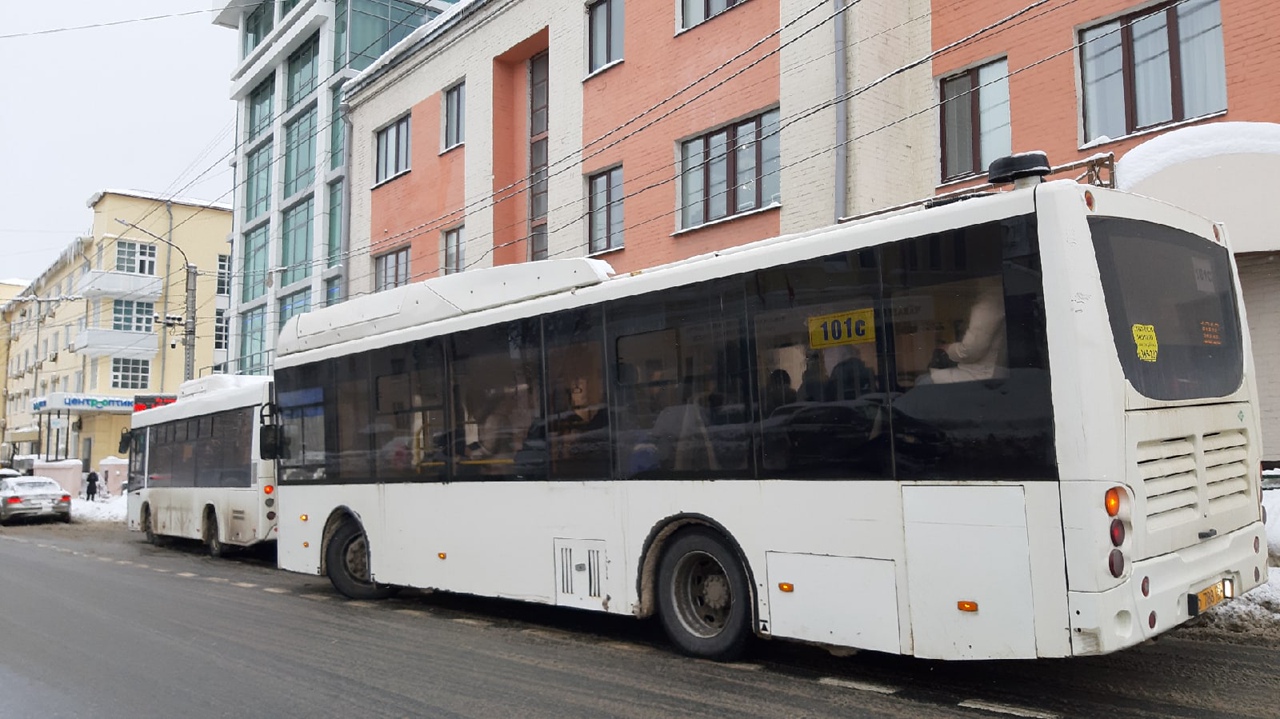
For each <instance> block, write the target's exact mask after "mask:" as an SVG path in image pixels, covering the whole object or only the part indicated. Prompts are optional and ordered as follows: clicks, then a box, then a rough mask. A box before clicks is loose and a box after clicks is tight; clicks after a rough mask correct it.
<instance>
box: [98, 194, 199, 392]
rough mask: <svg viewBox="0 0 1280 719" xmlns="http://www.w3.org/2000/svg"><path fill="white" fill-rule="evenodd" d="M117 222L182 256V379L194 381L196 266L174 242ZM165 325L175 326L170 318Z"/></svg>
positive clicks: (117, 220)
mask: <svg viewBox="0 0 1280 719" xmlns="http://www.w3.org/2000/svg"><path fill="white" fill-rule="evenodd" d="M116 222H119V223H120V224H122V225H124V226H126V227H132V228H133V229H135V230H137V231H138V232H141V233H142V234H144V235H147V236H148V237H150V238H151V239H153V240H155V241H157V242H163V243H165V244H166V245H168V246H170V247H172V248H173V249H175V250H177V251H178V254H180V255H182V267H183V269H185V270H186V272H187V306H186V312H185V313H184V314H183V317H182V328H183V331H182V344H183V348H184V349H185V353H184V354H185V359H186V363H185V365H184V366H183V369H182V379H183V380H184V381H185V380H189V379H194V378H195V376H196V276H197V275H198V274H199V273H198V272H197V271H196V266H195V265H193V264H191V261H190V260H188V259H187V253H186V252H183V251H182V248H181V247H178V246H177V245H176V244H174V243H173V242H170V241H169V240H166V239H165V238H163V237H161V236H159V235H157V234H155V233H152V232H148V231H147V230H144V229H142V228H141V227H138V226H137V225H135V224H133V223H132V222H127V221H125V220H122V219H120V218H116ZM165 280H166V281H167V280H168V278H167V277H166V278H165ZM165 290H166V291H168V287H166V288H165ZM164 325H165V327H172V326H174V325H173V324H171V323H170V322H169V318H168V317H166V318H165V320H164Z"/></svg>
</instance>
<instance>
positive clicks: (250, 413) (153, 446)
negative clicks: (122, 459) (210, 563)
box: [121, 375, 276, 557]
mask: <svg viewBox="0 0 1280 719" xmlns="http://www.w3.org/2000/svg"><path fill="white" fill-rule="evenodd" d="M270 400H271V381H270V378H267V377H238V376H230V375H211V376H208V377H202V378H200V379H194V380H190V381H187V382H184V383H182V386H181V387H180V388H179V390H178V399H177V401H176V402H174V403H172V404H166V405H163V406H159V407H155V408H153V409H145V410H142V411H138V412H135V413H134V415H133V421H132V423H131V425H132V427H131V429H130V430H129V431H128V432H127V434H126V435H125V436H124V437H123V438H122V441H121V451H122V452H123V451H126V449H127V450H128V451H129V489H128V500H127V505H128V518H129V528H130V529H132V530H135V531H141V532H145V533H146V535H147V540H148V541H150V542H153V543H155V542H157V541H159V538H160V537H181V538H186V539H198V540H200V541H202V542H204V543H205V545H206V546H207V547H208V548H209V553H210V554H211V555H213V556H215V557H217V556H222V554H223V553H224V552H225V551H226V550H227V548H228V547H249V546H252V545H254V544H257V543H259V542H263V541H274V540H275V538H276V535H275V529H276V507H275V503H276V497H275V464H274V463H273V462H267V461H262V460H260V459H258V454H259V453H258V448H257V438H258V434H259V433H258V427H259V426H260V425H261V422H262V415H263V411H264V407H266V406H268V405H269V404H270Z"/></svg>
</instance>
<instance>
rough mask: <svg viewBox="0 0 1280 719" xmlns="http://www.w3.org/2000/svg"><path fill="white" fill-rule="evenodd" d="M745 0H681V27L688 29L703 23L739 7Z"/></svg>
mask: <svg viewBox="0 0 1280 719" xmlns="http://www.w3.org/2000/svg"><path fill="white" fill-rule="evenodd" d="M746 1H747V0H682V8H683V12H681V14H680V19H681V27H683V28H685V29H688V28H691V27H693V26H694V25H698V24H700V23H704V22H706V21H707V19H708V18H712V17H715V16H716V15H719V14H720V13H722V12H724V11H725V10H728V9H729V8H731V7H733V6H734V5H741V4H742V3H744V2H746Z"/></svg>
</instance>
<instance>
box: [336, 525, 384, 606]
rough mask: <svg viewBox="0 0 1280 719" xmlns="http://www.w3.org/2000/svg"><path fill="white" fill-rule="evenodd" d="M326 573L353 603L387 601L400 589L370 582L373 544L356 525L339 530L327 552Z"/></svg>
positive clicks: (341, 592) (340, 526)
mask: <svg viewBox="0 0 1280 719" xmlns="http://www.w3.org/2000/svg"><path fill="white" fill-rule="evenodd" d="M324 555H325V556H324V560H325V561H324V563H325V573H326V574H328V575H329V581H330V582H333V588H334V589H336V590H338V592H339V593H340V594H342V595H343V596H346V597H348V598H350V599H386V598H387V597H389V596H391V595H392V594H394V593H395V591H396V588H395V587H392V586H390V585H386V584H378V583H376V582H374V581H372V580H370V579H369V540H368V538H367V537H365V534H364V529H363V528H362V527H361V526H360V525H359V524H357V523H356V522H352V521H346V522H343V523H342V524H340V525H339V526H338V529H337V530H335V531H334V533H333V537H332V538H331V539H330V540H329V544H328V546H326V547H325V550H324Z"/></svg>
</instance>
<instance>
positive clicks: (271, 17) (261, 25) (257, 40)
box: [244, 0, 275, 57]
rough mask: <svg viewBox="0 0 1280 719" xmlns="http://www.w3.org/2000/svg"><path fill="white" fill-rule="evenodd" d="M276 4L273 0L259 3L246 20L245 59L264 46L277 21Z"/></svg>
mask: <svg viewBox="0 0 1280 719" xmlns="http://www.w3.org/2000/svg"><path fill="white" fill-rule="evenodd" d="M274 5H275V3H273V2H271V0H266V2H262V3H259V4H258V6H257V7H255V8H254V9H253V10H252V11H251V12H250V13H249V14H248V15H246V16H245V19H244V57H248V56H249V53H251V52H253V49H254V48H256V47H257V46H259V45H261V44H262V41H263V40H265V39H266V37H267V34H268V33H270V32H271V25H272V23H273V22H274V21H275V7H274Z"/></svg>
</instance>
